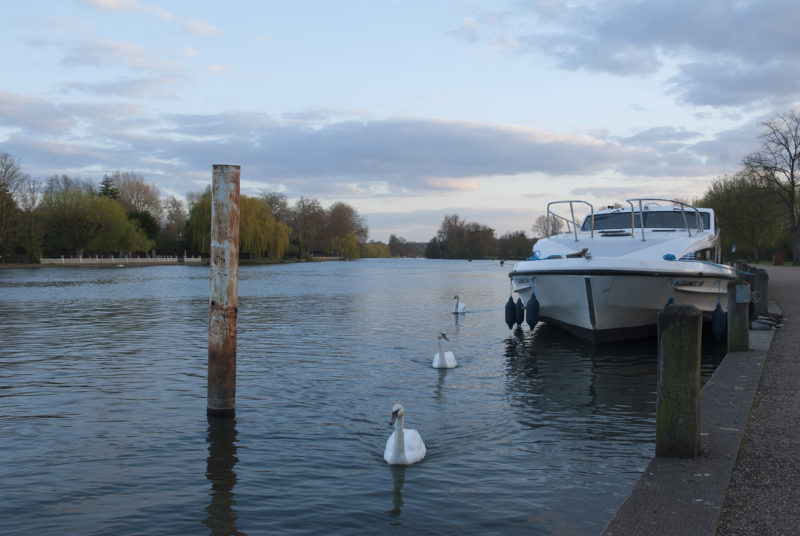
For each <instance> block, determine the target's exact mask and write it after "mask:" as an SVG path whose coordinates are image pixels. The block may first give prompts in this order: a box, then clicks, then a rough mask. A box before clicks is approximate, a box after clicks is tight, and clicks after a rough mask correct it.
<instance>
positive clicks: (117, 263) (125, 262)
mask: <svg viewBox="0 0 800 536" xmlns="http://www.w3.org/2000/svg"><path fill="white" fill-rule="evenodd" d="M341 260H344V259H342V258H341V257H314V258H312V259H311V260H310V261H303V260H283V259H282V260H279V261H268V260H254V259H239V266H255V265H262V264H296V263H303V262H329V261H341ZM66 261H67V262H60V261H56V262H43V263H37V264H34V263H2V264H0V270H2V269H4V268H101V267H102V268H108V267H112V268H113V267H124V268H134V267H139V266H209V264H210V259H209V258H208V257H204V258H202V259H199V260H195V262H186V263H178V262H176V261H175V259H174V258H173V259H153V260H151V261H148V262H141V260H133V259H113V261H112V260H110V259H106V262H103V263H97V262H92V260H91V259H86V260H85V262H70V260H68V259H67V260H66ZM73 261H74V260H73Z"/></svg>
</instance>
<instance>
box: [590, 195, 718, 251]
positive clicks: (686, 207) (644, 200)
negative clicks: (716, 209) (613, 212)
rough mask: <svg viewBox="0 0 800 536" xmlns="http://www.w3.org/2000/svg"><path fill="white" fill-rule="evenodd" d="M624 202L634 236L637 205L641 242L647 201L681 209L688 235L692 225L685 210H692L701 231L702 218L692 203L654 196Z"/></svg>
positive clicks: (643, 234) (643, 238)
mask: <svg viewBox="0 0 800 536" xmlns="http://www.w3.org/2000/svg"><path fill="white" fill-rule="evenodd" d="M625 202H626V203H628V204H629V205H630V206H631V236H636V217H635V213H636V212H637V210H636V205H638V212H639V229H640V230H641V232H642V242H644V241H645V232H644V230H645V226H644V214H645V211H646V210H647V209H648V207H649V204H648V203H670V204H671V205H673V206H676V207H677V208H679V209H680V211H681V215H682V216H683V224H684V228H685V229H686V232H687V233H689V236H692V227H691V226H690V225H689V218H688V217H687V215H686V212H687V211H690V212H694V217H695V223H696V224H697V229H698V232H703V218H702V217H701V216H700V211H699V210H698V209H697V208H695V207H693V206H692V205H689V204H688V203H684V202H682V201H675V200H674V199H661V198H656V197H642V198H635V199H626V200H625ZM659 206H660V205H659ZM677 208H676V210H677ZM690 216H691V215H690ZM690 216H689V217H690ZM592 227H594V222H592Z"/></svg>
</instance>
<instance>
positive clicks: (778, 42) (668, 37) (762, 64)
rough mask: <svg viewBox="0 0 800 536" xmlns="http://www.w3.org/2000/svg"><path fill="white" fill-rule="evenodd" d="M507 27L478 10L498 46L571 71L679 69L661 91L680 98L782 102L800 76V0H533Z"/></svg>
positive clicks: (483, 31) (480, 28) (481, 30)
mask: <svg viewBox="0 0 800 536" xmlns="http://www.w3.org/2000/svg"><path fill="white" fill-rule="evenodd" d="M523 6H524V7H522V8H517V9H518V11H516V12H514V13H513V14H505V15H506V18H507V19H512V15H513V18H514V19H515V20H516V21H517V23H516V24H515V25H514V26H513V27H511V26H498V25H490V24H483V23H482V19H481V18H476V19H473V21H474V23H475V27H474V28H471V29H470V30H471V31H470V34H469V35H472V36H478V35H481V36H483V35H485V36H486V37H485V40H486V45H487V46H489V47H491V48H492V50H494V51H495V52H503V51H505V52H507V53H514V54H529V55H535V56H538V57H541V58H544V59H546V60H549V61H551V62H552V63H554V64H555V65H557V66H559V67H561V68H562V69H567V70H582V71H589V72H601V73H609V74H613V75H618V76H651V75H655V74H656V73H662V72H663V73H666V72H669V71H671V72H676V73H677V74H675V75H674V76H672V77H671V78H670V79H669V80H668V82H667V83H666V85H665V91H668V92H669V93H670V94H673V95H675V97H676V98H677V99H678V100H679V101H680V102H682V103H684V104H689V105H697V106H702V105H710V106H731V107H733V106H753V105H757V104H764V103H768V104H772V105H785V103H786V102H791V100H790V97H791V96H792V95H796V94H797V91H798V89H799V88H798V85H800V82H798V80H800V56H798V55H797V53H796V51H797V50H798V49H800V32H797V28H796V21H797V20H800V3H798V2H796V1H794V0H773V1H770V2H749V1H742V2H730V1H729V0H706V1H703V2H699V3H698V2H695V1H694V0H674V1H670V2H640V1H638V0H618V1H615V2H580V3H579V2H571V1H567V0H552V1H547V2H528V3H526V4H524V5H523Z"/></svg>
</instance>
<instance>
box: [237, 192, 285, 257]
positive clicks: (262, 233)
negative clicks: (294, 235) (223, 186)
mask: <svg viewBox="0 0 800 536" xmlns="http://www.w3.org/2000/svg"><path fill="white" fill-rule="evenodd" d="M239 207H240V216H239V249H240V250H241V251H242V253H249V254H250V258H257V259H261V258H264V257H267V258H269V259H271V260H278V259H280V258H281V257H283V255H284V254H285V253H286V250H287V249H288V248H289V228H288V227H287V226H286V225H285V224H283V223H281V222H277V221H275V219H274V218H273V217H272V213H271V211H270V208H269V205H267V203H266V202H265V201H264V199H263V198H256V197H248V196H244V195H243V196H241V197H240V199H239Z"/></svg>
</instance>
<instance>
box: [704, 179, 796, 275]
mask: <svg viewBox="0 0 800 536" xmlns="http://www.w3.org/2000/svg"><path fill="white" fill-rule="evenodd" d="M695 204H696V205H697V206H701V207H709V208H713V209H714V212H715V214H716V216H717V220H718V223H719V228H720V229H721V232H720V241H721V244H720V247H721V248H722V252H723V254H724V255H727V254H728V252H730V251H731V247H732V245H733V244H736V250H737V251H736V253H735V254H734V255H733V257H734V259H735V258H752V259H756V260H757V259H759V258H761V256H762V255H764V254H768V255H769V254H771V253H772V250H773V249H774V248H775V247H776V246H777V245H778V243H779V241H780V239H781V234H782V231H783V230H784V229H786V228H787V225H786V223H787V222H786V215H785V213H784V212H783V210H782V209H781V205H780V203H779V202H778V196H777V194H776V192H775V190H774V187H772V186H771V185H770V184H769V183H767V182H765V181H763V180H761V179H759V178H758V177H757V176H754V175H751V174H748V173H746V172H740V173H737V174H736V175H733V176H730V177H728V176H726V177H722V178H719V179H716V180H714V181H713V182H712V183H711V185H710V186H709V187H708V190H707V191H706V193H705V195H704V196H703V197H702V198H701V199H700V200H698V201H696V202H695Z"/></svg>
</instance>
